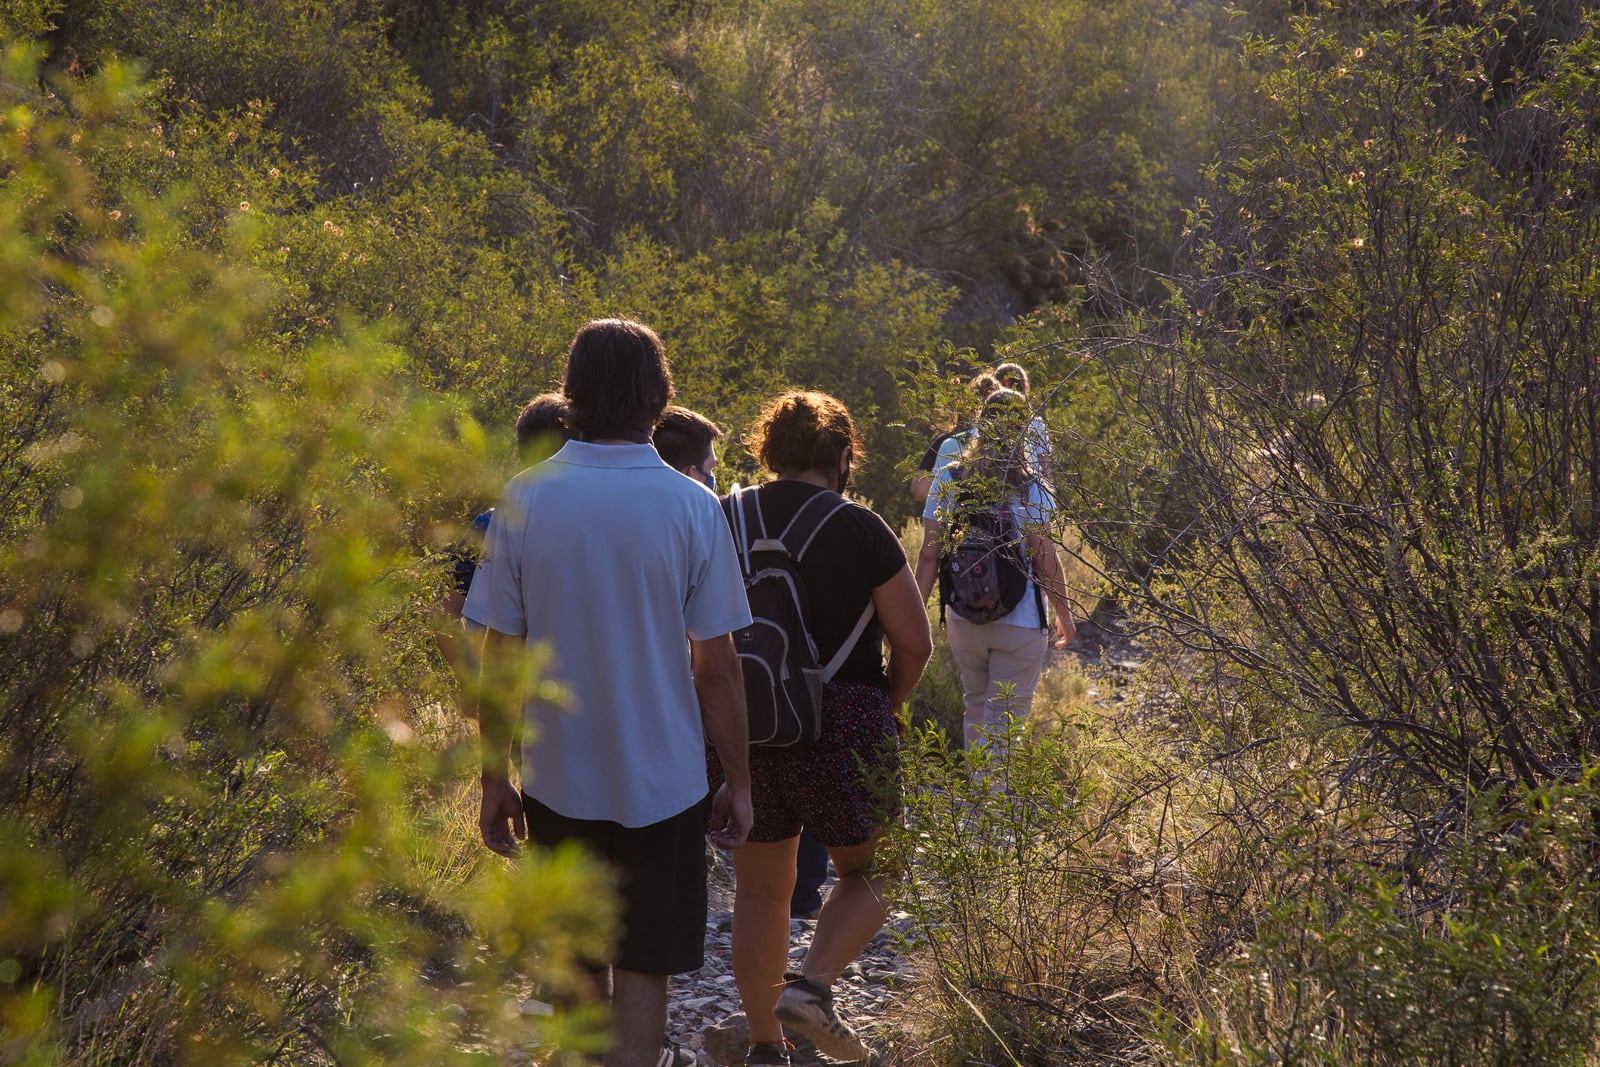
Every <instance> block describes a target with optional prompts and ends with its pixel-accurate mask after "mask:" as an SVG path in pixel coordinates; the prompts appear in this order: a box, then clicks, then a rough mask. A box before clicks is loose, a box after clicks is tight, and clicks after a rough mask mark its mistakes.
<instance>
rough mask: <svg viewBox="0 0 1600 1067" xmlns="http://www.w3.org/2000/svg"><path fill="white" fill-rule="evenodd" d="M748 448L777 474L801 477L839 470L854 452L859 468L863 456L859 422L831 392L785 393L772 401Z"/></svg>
mask: <svg viewBox="0 0 1600 1067" xmlns="http://www.w3.org/2000/svg"><path fill="white" fill-rule="evenodd" d="M744 446H745V448H747V449H749V451H750V453H751V454H752V455H754V456H755V457H756V458H757V459H759V460H760V461H761V465H762V466H763V467H765V468H767V470H769V471H771V472H772V473H773V474H777V475H786V474H800V473H802V472H804V471H815V470H822V471H828V472H830V473H832V472H834V471H837V470H838V469H839V457H840V456H842V455H844V450H845V449H847V448H848V449H849V450H850V453H851V460H852V462H853V463H855V464H857V465H859V464H860V463H861V462H862V460H863V458H864V453H863V452H862V450H861V438H860V436H858V435H857V433H856V424H855V422H854V421H853V420H852V419H851V418H850V409H849V408H847V407H845V406H844V402H843V401H841V400H839V399H838V398H837V397H832V396H829V395H828V394H827V393H817V392H804V393H785V394H783V395H782V396H780V397H777V398H776V399H773V400H769V401H767V403H766V405H765V406H763V407H762V409H761V414H760V415H758V416H756V422H755V425H754V426H752V427H751V428H750V431H749V432H748V433H747V434H745V436H744Z"/></svg>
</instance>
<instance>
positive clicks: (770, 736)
mask: <svg viewBox="0 0 1600 1067" xmlns="http://www.w3.org/2000/svg"><path fill="white" fill-rule="evenodd" d="M848 506H849V501H847V500H845V498H844V497H842V496H840V495H839V494H838V493H833V492H827V491H824V492H821V493H818V494H817V495H816V496H813V497H812V498H811V499H810V500H807V501H806V502H805V503H804V504H803V505H802V506H801V507H800V510H799V511H797V512H795V516H794V518H793V519H790V520H789V525H788V526H786V527H784V529H783V531H782V532H781V533H779V534H778V536H777V537H771V536H769V535H768V533H767V524H766V521H765V519H764V518H763V517H762V514H761V501H760V497H759V495H758V494H757V492H756V490H754V489H740V488H739V487H738V486H735V487H734V488H733V489H732V490H731V491H730V492H729V493H728V496H727V497H726V498H725V499H724V500H723V502H722V509H723V512H724V513H725V514H726V515H727V518H728V525H729V527H730V528H731V529H732V530H733V540H734V544H735V545H736V546H737V547H738V550H739V565H740V568H741V569H742V570H743V572H744V591H745V596H746V597H747V598H748V599H749V602H750V616H751V620H752V621H751V623H750V625H749V626H747V627H745V628H744V629H742V630H736V631H734V635H733V644H734V649H735V650H736V651H737V652H738V654H739V667H740V669H741V670H742V671H743V672H744V699H745V707H746V708H747V709H748V712H749V718H750V743H751V744H752V745H760V746H764V747H767V748H799V747H804V746H806V745H809V744H811V743H812V742H813V741H815V740H816V739H817V738H818V737H820V736H821V735H822V687H823V685H824V684H825V683H827V682H828V681H830V680H832V678H833V676H834V675H835V674H836V673H838V670H839V668H840V667H841V666H842V665H843V664H844V661H845V657H846V656H848V655H849V654H850V650H851V649H852V648H854V647H855V644H856V642H857V641H858V640H859V639H860V637H861V634H862V631H864V630H865V629H866V628H867V622H868V621H869V620H870V619H871V618H872V611H873V605H872V601H871V600H870V599H869V600H868V601H867V607H866V610H864V611H863V612H862V613H861V618H860V619H859V620H858V621H857V622H856V627H855V630H854V631H853V632H852V633H851V634H850V636H849V637H848V638H846V639H845V642H844V644H843V645H841V646H839V651H838V652H837V653H836V654H835V655H834V657H833V660H832V661H831V662H829V663H828V664H827V665H826V666H824V665H822V664H821V663H820V661H819V659H818V655H817V644H816V641H815V640H813V638H812V636H811V601H810V599H809V598H808V597H807V595H806V589H805V582H804V581H803V580H802V579H801V577H800V570H799V567H798V564H799V562H800V560H801V559H802V558H804V556H805V553H806V550H807V549H808V548H810V547H811V542H812V541H814V540H815V539H816V536H817V533H818V531H820V530H821V529H822V526H823V524H824V523H826V522H827V521H828V520H829V519H831V518H833V516H834V515H836V514H838V513H839V512H840V511H841V510H842V509H844V508H845V507H848Z"/></svg>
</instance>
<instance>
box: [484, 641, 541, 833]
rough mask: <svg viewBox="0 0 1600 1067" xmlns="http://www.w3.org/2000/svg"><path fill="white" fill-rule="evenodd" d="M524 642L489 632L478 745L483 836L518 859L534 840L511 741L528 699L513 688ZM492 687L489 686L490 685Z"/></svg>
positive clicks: (486, 643) (486, 644) (485, 653)
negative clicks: (523, 842) (524, 844)
mask: <svg viewBox="0 0 1600 1067" xmlns="http://www.w3.org/2000/svg"><path fill="white" fill-rule="evenodd" d="M523 645H524V642H523V639H522V638H520V637H513V636H511V635H510V634H503V633H501V632H499V631H498V630H493V629H490V630H485V631H484V638H483V657H482V665H483V666H482V677H483V679H484V681H482V682H480V684H479V685H478V686H477V694H476V700H475V702H476V704H477V716H478V742H479V747H480V751H481V753H482V760H483V774H482V777H481V781H482V783H483V799H482V801H481V803H480V804H479V807H478V833H479V835H480V836H481V837H482V838H483V843H484V845H485V846H487V847H488V848H490V849H492V850H493V851H495V852H498V853H500V855H502V856H507V857H510V858H513V859H514V858H516V855H517V841H518V840H520V839H522V838H525V837H527V836H528V832H527V827H526V825H525V824H524V822H523V814H522V792H521V790H519V789H518V788H517V787H516V786H515V785H513V784H512V783H511V770H510V766H509V762H510V751H511V739H512V737H513V736H514V735H515V732H516V722H517V717H518V716H520V715H521V714H522V694H521V693H520V692H518V691H517V687H516V686H513V685H510V684H508V680H509V679H510V678H511V677H512V672H513V670H514V666H515V664H516V661H517V657H519V656H521V655H522V654H523ZM485 683H486V684H485Z"/></svg>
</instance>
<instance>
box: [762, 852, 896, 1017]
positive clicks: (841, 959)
mask: <svg viewBox="0 0 1600 1067" xmlns="http://www.w3.org/2000/svg"><path fill="white" fill-rule="evenodd" d="M879 836H880V835H878V834H874V835H873V836H872V837H871V838H870V839H869V840H868V841H867V842H866V843H865V844H860V845H849V846H846V847H843V848H834V847H832V846H829V848H828V855H829V857H830V858H831V859H832V860H833V869H834V871H835V872H836V873H837V874H838V876H839V880H838V881H836V882H834V884H833V889H832V890H830V891H829V892H828V899H827V900H825V901H824V902H823V904H822V913H821V914H820V915H818V916H817V927H816V929H815V930H814V931H812V934H811V950H810V951H809V952H807V953H806V959H805V963H804V965H802V967H801V973H802V974H804V975H805V976H806V977H807V978H814V979H816V980H817V982H819V983H821V984H822V985H825V986H832V985H833V983H834V982H835V981H837V980H838V978H839V975H840V974H841V973H843V971H844V969H845V968H846V967H848V966H850V963H851V961H853V960H854V959H855V958H856V957H857V956H859V955H861V950H862V949H864V948H866V947H867V942H869V941H871V940H872V938H873V935H875V934H876V933H877V932H878V931H879V930H881V929H883V922H884V920H885V919H887V918H888V912H887V911H885V910H884V907H883V887H884V883H885V881H886V878H885V876H884V875H881V874H877V875H874V874H871V871H872V858H873V853H874V851H875V850H876V849H877V846H878V837H879ZM747 847H748V846H747Z"/></svg>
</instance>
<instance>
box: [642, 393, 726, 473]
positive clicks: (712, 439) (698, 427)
mask: <svg viewBox="0 0 1600 1067" xmlns="http://www.w3.org/2000/svg"><path fill="white" fill-rule="evenodd" d="M721 437H722V428H721V427H719V426H718V425H717V424H716V423H714V422H712V421H711V420H710V419H708V418H706V417H705V416H704V415H702V414H700V413H699V412H698V411H690V410H689V409H688V408H684V407H679V406H678V405H677V404H668V405H667V410H666V411H663V412H662V413H661V421H660V422H658V423H656V429H655V432H654V433H653V434H651V435H650V443H651V444H653V445H655V446H656V452H657V453H659V454H660V456H661V461H662V462H663V463H665V464H666V465H667V466H669V467H671V468H672V469H673V470H675V471H677V472H678V473H679V474H681V475H683V476H684V477H686V478H690V479H692V480H694V481H697V482H699V483H700V484H702V485H704V486H705V487H706V488H707V489H709V490H711V491H712V492H713V493H715V492H716V491H717V475H716V471H715V467H716V465H717V441H718V440H719V439H720V438H721Z"/></svg>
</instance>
